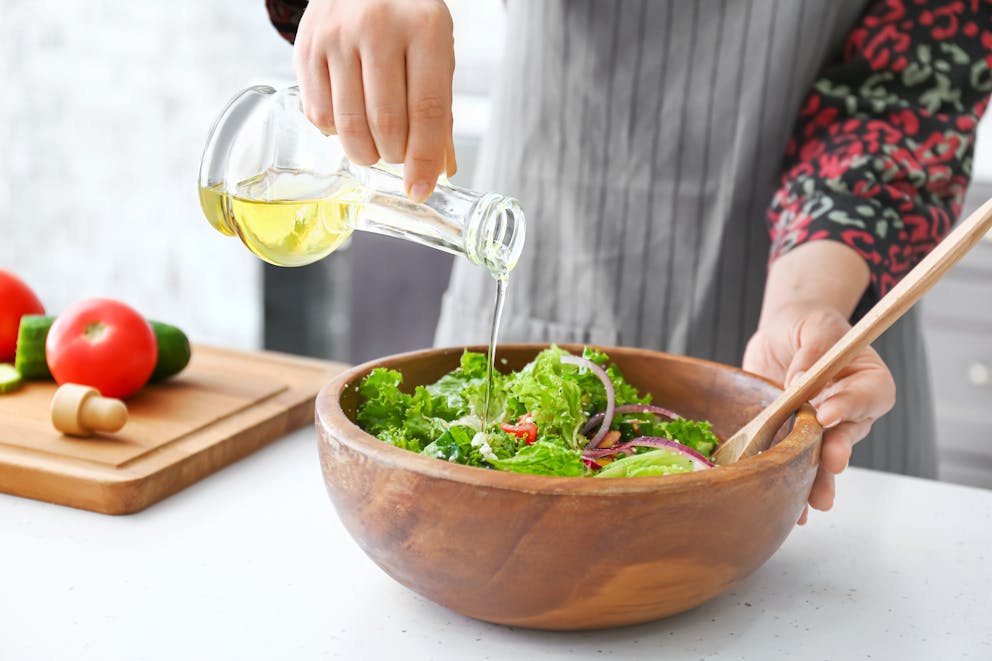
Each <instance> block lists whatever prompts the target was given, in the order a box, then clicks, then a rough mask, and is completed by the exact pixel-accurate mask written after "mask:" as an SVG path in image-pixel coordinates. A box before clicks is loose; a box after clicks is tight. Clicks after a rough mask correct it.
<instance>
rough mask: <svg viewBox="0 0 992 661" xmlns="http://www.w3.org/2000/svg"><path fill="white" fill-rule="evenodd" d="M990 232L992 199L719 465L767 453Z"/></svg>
mask: <svg viewBox="0 0 992 661" xmlns="http://www.w3.org/2000/svg"><path fill="white" fill-rule="evenodd" d="M990 228H992V199H990V200H988V201H987V202H985V204H983V205H982V206H980V207H979V208H978V209H976V210H975V212H974V213H972V214H971V215H970V216H968V218H966V219H965V220H964V221H963V222H961V223H959V224H958V226H957V227H956V228H955V229H954V230H953V231H952V232H951V233H950V234H948V235H947V237H946V238H945V239H944V240H943V241H941V242H940V243H939V244H937V247H936V248H934V249H933V250H932V251H931V252H930V254H929V255H927V256H926V257H925V258H923V261H921V262H920V263H919V264H917V265H916V267H914V268H913V270H911V271H910V272H909V273H908V274H906V276H905V277H904V278H903V279H902V280H901V281H900V282H899V284H897V285H896V286H895V287H893V288H892V289H891V290H890V291H889V293H888V294H886V295H885V296H883V297H882V299H881V300H880V301H879V302H878V303H876V304H875V306H874V307H872V309H871V310H869V311H868V313H867V314H865V316H864V317H862V318H861V320H860V321H858V323H856V324H855V325H854V326H853V327H852V328H851V329H850V330H849V331H847V333H845V334H844V336H843V337H841V338H840V339H839V340H837V342H836V343H835V344H834V345H833V346H832V347H831V348H830V350H829V351H827V352H826V353H825V354H823V355H822V356H821V357H820V359H819V360H817V361H816V362H815V363H813V366H812V367H810V368H809V369H808V370H807V371H806V372H805V373H803V374H802V375H800V376H799V378H797V379H796V380H795V381H793V382H792V383H791V384H790V385H789V387H788V388H786V389H785V390H784V391H783V392H782V394H781V395H779V396H778V397H777V398H776V399H775V401H773V402H772V403H771V404H769V405H768V406H766V407H765V408H764V410H762V411H761V413H759V414H758V415H757V416H756V417H755V418H754V419H753V420H751V422H749V423H747V424H746V425H744V426H743V427H742V428H741V429H740V430H739V431H738V432H737V433H736V434H734V435H733V436H731V437H730V438H729V439H727V440H726V441H725V442H724V443H722V444H720V447H718V448H717V450H716V452H715V453H714V454H713V460H714V461H715V462H716V463H717V464H732V463H734V462H735V461H737V460H738V459H743V458H745V457H750V456H751V455H754V454H757V453H759V452H762V451H764V450H767V449H768V446H769V445H771V440H772V437H773V436H774V435H775V432H776V431H777V430H778V429H779V427H781V426H782V425H783V424H785V421H786V420H788V418H789V416H790V415H792V414H793V413H795V412H796V410H797V409H798V408H799V407H800V406H801V405H802V404H803V402H806V401H807V400H809V399H810V398H811V397H813V396H814V395H815V394H816V393H818V392H819V391H820V390H821V389H823V387H824V386H825V385H827V383H828V382H829V381H830V379H832V378H833V377H834V376H836V375H837V373H838V372H839V371H840V370H841V369H843V368H844V367H846V366H847V364H848V363H850V362H851V361H852V360H853V359H854V357H855V356H857V355H858V354H859V353H860V352H861V351H862V350H863V349H865V348H866V347H867V346H868V345H869V344H871V343H872V342H874V341H875V339H876V338H878V336H879V335H881V334H882V333H884V332H885V331H886V330H887V329H888V328H889V326H891V325H892V324H893V323H895V321H896V320H897V319H899V317H901V316H902V315H904V314H905V313H906V311H907V310H909V308H911V307H912V306H913V304H914V303H916V302H917V301H918V300H920V297H921V296H923V294H925V293H926V292H927V291H928V290H929V289H930V288H931V287H932V286H933V285H934V284H936V282H937V281H938V280H940V278H941V277H942V276H943V275H944V274H945V273H946V272H947V271H948V270H949V269H950V268H951V267H952V266H954V265H955V264H956V263H957V262H958V260H960V259H961V258H962V257H964V256H965V254H966V253H967V252H968V251H969V250H970V249H971V248H972V247H973V246H974V245H975V244H976V243H978V242H979V241H980V240H981V239H982V237H983V236H984V235H985V234H987V233H988V232H989V230H990Z"/></svg>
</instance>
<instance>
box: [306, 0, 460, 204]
mask: <svg viewBox="0 0 992 661" xmlns="http://www.w3.org/2000/svg"><path fill="white" fill-rule="evenodd" d="M294 62H295V67H296V76H297V80H298V82H299V85H300V92H301V95H302V97H303V108H304V112H305V113H306V116H307V118H308V119H309V120H310V121H311V122H313V124H314V125H315V126H317V128H319V129H320V130H322V131H323V132H324V133H337V134H338V136H339V137H340V139H341V143H342V145H343V146H344V149H345V152H346V153H347V154H348V157H349V158H350V159H351V160H352V161H353V162H354V163H356V164H359V165H372V164H374V163H376V162H377V161H379V160H380V159H381V160H383V161H386V162H388V163H403V165H404V185H405V187H406V192H407V195H408V196H409V197H410V198H411V199H412V200H414V201H416V202H422V201H423V200H425V199H427V197H429V196H430V194H431V191H432V190H433V189H434V185H435V183H436V182H437V178H438V176H439V175H440V174H441V173H442V172H446V173H447V174H448V175H451V174H454V171H455V155H454V146H453V142H452V120H451V84H452V76H453V75H454V70H455V54H454V37H453V34H452V22H451V14H450V13H449V12H448V8H447V6H446V5H445V4H444V2H442V0H365V1H363V2H355V1H354V0H310V3H309V5H308V6H307V9H306V12H305V13H304V14H303V18H302V20H301V21H300V27H299V31H298V33H297V36H296V45H295V51H294Z"/></svg>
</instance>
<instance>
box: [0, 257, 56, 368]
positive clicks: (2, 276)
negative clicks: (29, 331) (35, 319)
mask: <svg viewBox="0 0 992 661" xmlns="http://www.w3.org/2000/svg"><path fill="white" fill-rule="evenodd" d="M26 314H45V308H44V307H42V305H41V301H39V300H38V297H37V296H35V295H34V292H33V291H31V289H30V288H29V287H28V286H27V285H26V284H24V281H23V280H21V279H20V278H18V277H17V276H16V275H14V274H13V273H10V272H9V271H4V270H3V269H0V363H2V362H4V361H7V360H10V359H12V358H13V357H14V352H15V351H16V349H17V329H18V327H20V325H21V317H23V316H24V315H26Z"/></svg>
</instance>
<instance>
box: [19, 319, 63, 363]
mask: <svg viewBox="0 0 992 661" xmlns="http://www.w3.org/2000/svg"><path fill="white" fill-rule="evenodd" d="M54 322H55V317H46V316H45V315H42V314H28V315H25V316H23V317H21V325H20V327H19V328H18V329H17V354H16V355H15V356H14V367H16V368H17V371H18V372H20V373H21V377H23V378H25V379H51V378H52V373H51V372H50V371H49V370H48V361H47V360H45V340H46V339H47V338H48V331H49V329H50V328H51V327H52V324H53V323H54Z"/></svg>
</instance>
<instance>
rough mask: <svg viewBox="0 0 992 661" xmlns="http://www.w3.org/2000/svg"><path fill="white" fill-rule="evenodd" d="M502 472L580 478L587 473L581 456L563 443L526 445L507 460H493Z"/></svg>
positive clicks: (544, 442) (543, 442)
mask: <svg viewBox="0 0 992 661" xmlns="http://www.w3.org/2000/svg"><path fill="white" fill-rule="evenodd" d="M492 464H493V465H494V466H495V467H496V468H499V469H500V470H505V471H512V472H514V473H530V474H532V475H562V476H567V477H578V476H580V475H583V474H584V473H585V472H586V467H585V464H583V463H582V457H581V455H580V454H579V453H578V452H577V451H575V450H570V449H568V448H566V447H565V446H564V445H563V444H561V443H551V442H547V441H537V442H536V443H534V444H533V445H524V446H523V447H521V448H520V450H519V451H517V453H516V454H515V455H514V456H512V457H509V458H506V459H497V460H493V461H492Z"/></svg>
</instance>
